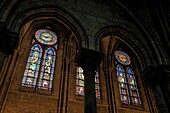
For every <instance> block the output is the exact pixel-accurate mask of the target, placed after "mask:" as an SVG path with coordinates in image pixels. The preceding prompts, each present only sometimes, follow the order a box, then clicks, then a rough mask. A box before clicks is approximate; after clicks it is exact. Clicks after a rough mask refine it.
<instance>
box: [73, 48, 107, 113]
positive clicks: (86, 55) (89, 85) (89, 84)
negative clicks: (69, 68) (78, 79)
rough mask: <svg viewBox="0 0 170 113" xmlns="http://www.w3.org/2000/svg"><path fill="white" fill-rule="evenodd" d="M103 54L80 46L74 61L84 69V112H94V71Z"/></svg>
mask: <svg viewBox="0 0 170 113" xmlns="http://www.w3.org/2000/svg"><path fill="white" fill-rule="evenodd" d="M103 56H104V54H103V53H101V52H97V51H94V50H90V49H86V48H81V49H80V51H79V52H78V54H77V56H76V58H75V61H76V62H77V65H78V66H81V67H82V68H83V70H84V72H83V74H84V83H85V84H84V89H85V99H84V113H96V94H95V79H94V78H95V71H96V69H97V66H98V65H99V64H100V62H101V60H102V58H103Z"/></svg>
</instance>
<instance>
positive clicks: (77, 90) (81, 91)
mask: <svg viewBox="0 0 170 113" xmlns="http://www.w3.org/2000/svg"><path fill="white" fill-rule="evenodd" d="M76 94H77V95H81V96H84V87H79V86H76Z"/></svg>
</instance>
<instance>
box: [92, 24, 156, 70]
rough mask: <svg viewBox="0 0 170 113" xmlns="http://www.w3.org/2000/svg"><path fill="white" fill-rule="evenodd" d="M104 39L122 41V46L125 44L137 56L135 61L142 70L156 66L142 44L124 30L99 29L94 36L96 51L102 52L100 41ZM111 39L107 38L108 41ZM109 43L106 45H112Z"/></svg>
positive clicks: (117, 28) (111, 27)
mask: <svg viewBox="0 0 170 113" xmlns="http://www.w3.org/2000/svg"><path fill="white" fill-rule="evenodd" d="M106 37H107V38H109V37H112V38H114V39H118V40H120V41H122V42H123V43H124V44H126V45H127V46H128V47H129V48H131V50H132V51H133V52H134V53H135V55H136V56H137V59H138V60H139V62H140V63H141V64H142V66H143V68H144V67H145V66H148V65H151V64H152V65H156V62H155V61H154V59H152V55H151V54H149V53H150V51H149V50H147V49H146V47H145V46H143V44H142V43H141V42H139V41H138V40H137V38H135V37H134V36H132V35H131V34H130V33H128V32H127V31H126V30H124V29H123V28H120V27H113V26H108V27H104V28H101V29H100V30H99V32H98V33H97V34H96V36H95V45H96V50H98V51H102V48H101V47H102V46H101V45H102V44H101V40H102V39H103V38H106ZM112 38H109V40H110V39H112ZM109 40H107V41H109ZM110 41H111V40H110ZM110 41H109V42H108V44H109V43H112V42H110ZM114 43H115V42H114ZM105 44H106V43H105ZM112 45H113V44H112ZM108 46H110V45H108ZM103 52H104V51H103ZM105 52H107V51H105Z"/></svg>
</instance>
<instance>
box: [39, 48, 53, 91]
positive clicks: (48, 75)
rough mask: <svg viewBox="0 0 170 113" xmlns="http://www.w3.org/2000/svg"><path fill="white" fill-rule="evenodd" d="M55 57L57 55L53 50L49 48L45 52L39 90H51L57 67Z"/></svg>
mask: <svg viewBox="0 0 170 113" xmlns="http://www.w3.org/2000/svg"><path fill="white" fill-rule="evenodd" d="M55 57H56V53H55V50H54V49H53V48H51V47H50V48H48V49H46V51H45V54H44V58H43V66H42V68H41V74H40V75H41V76H40V80H39V86H38V87H39V88H41V89H47V90H51V88H52V86H51V85H50V84H52V81H53V73H54V66H55V60H54V59H55Z"/></svg>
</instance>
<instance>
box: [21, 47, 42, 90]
mask: <svg viewBox="0 0 170 113" xmlns="http://www.w3.org/2000/svg"><path fill="white" fill-rule="evenodd" d="M41 57H42V48H41V46H40V45H39V44H35V45H34V46H33V47H32V48H31V51H30V54H29V58H28V60H27V65H26V69H25V72H24V77H23V80H22V86H28V87H35V85H36V81H37V77H38V71H39V67H40V61H41Z"/></svg>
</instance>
